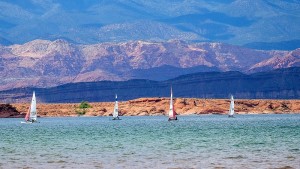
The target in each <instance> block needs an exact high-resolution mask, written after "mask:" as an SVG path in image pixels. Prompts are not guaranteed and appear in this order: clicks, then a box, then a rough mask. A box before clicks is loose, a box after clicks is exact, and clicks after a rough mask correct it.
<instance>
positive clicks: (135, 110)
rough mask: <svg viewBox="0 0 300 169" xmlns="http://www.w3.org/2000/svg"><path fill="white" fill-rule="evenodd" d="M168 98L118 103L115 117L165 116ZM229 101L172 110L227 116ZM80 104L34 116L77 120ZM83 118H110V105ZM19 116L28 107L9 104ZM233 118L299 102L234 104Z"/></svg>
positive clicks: (296, 107)
mask: <svg viewBox="0 0 300 169" xmlns="http://www.w3.org/2000/svg"><path fill="white" fill-rule="evenodd" d="M169 101H170V100H169V99H168V98H140V99H135V100H130V101H124V102H119V113H120V115H123V116H140V115H143V116H153V115H167V113H168V110H169ZM229 102H230V101H229V100H224V99H196V98H176V99H174V108H175V111H176V113H177V114H179V115H191V114H197V115H199V114H227V113H228V109H229ZM79 104H80V103H77V104H75V103H68V104H43V103H40V104H38V105H37V111H38V114H39V115H40V116H42V117H49V116H77V113H76V109H78V106H79ZM90 104H91V106H92V108H89V109H87V112H86V114H85V116H110V115H111V114H112V112H113V106H114V103H113V102H98V103H90ZM13 106H15V107H16V109H17V110H18V111H20V112H26V111H27V109H28V106H29V104H22V103H16V104H13ZM235 112H236V113H237V114H274V113H278V114H282V113H300V100H235Z"/></svg>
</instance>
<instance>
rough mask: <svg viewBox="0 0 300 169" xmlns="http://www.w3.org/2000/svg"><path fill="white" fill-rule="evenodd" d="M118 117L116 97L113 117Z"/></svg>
mask: <svg viewBox="0 0 300 169" xmlns="http://www.w3.org/2000/svg"><path fill="white" fill-rule="evenodd" d="M118 116H119V114H118V96H117V95H116V101H115V107H114V112H113V117H114V118H117V117H118Z"/></svg>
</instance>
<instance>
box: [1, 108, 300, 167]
mask: <svg viewBox="0 0 300 169" xmlns="http://www.w3.org/2000/svg"><path fill="white" fill-rule="evenodd" d="M121 118H122V120H116V121H113V120H111V117H68V118H66V117H64V118H39V119H38V120H39V121H40V123H35V124H21V123H20V122H21V121H23V119H0V137H1V139H0V168H283V167H286V168H288V167H292V168H299V167H300V166H299V164H300V146H299V145H300V115H299V114H289V115H288V114H284V115H276V114H274V115H237V116H236V118H228V117H227V116H225V115H202V116H178V119H179V120H178V121H171V122H168V121H167V117H164V116H136V117H121Z"/></svg>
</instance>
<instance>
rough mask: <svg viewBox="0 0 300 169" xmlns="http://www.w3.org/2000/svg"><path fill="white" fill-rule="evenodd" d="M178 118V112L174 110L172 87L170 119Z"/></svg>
mask: <svg viewBox="0 0 300 169" xmlns="http://www.w3.org/2000/svg"><path fill="white" fill-rule="evenodd" d="M171 120H177V117H176V112H175V110H174V104H173V92H172V87H171V98H170V110H169V120H168V121H171Z"/></svg>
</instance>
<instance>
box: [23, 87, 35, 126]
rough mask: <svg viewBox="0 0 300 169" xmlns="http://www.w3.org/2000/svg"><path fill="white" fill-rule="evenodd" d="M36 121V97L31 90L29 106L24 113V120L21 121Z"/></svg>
mask: <svg viewBox="0 0 300 169" xmlns="http://www.w3.org/2000/svg"><path fill="white" fill-rule="evenodd" d="M35 122H37V111H36V98H35V92H34V91H33V94H32V99H31V104H30V107H29V109H28V111H27V113H26V116H25V121H23V122H21V123H35Z"/></svg>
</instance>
